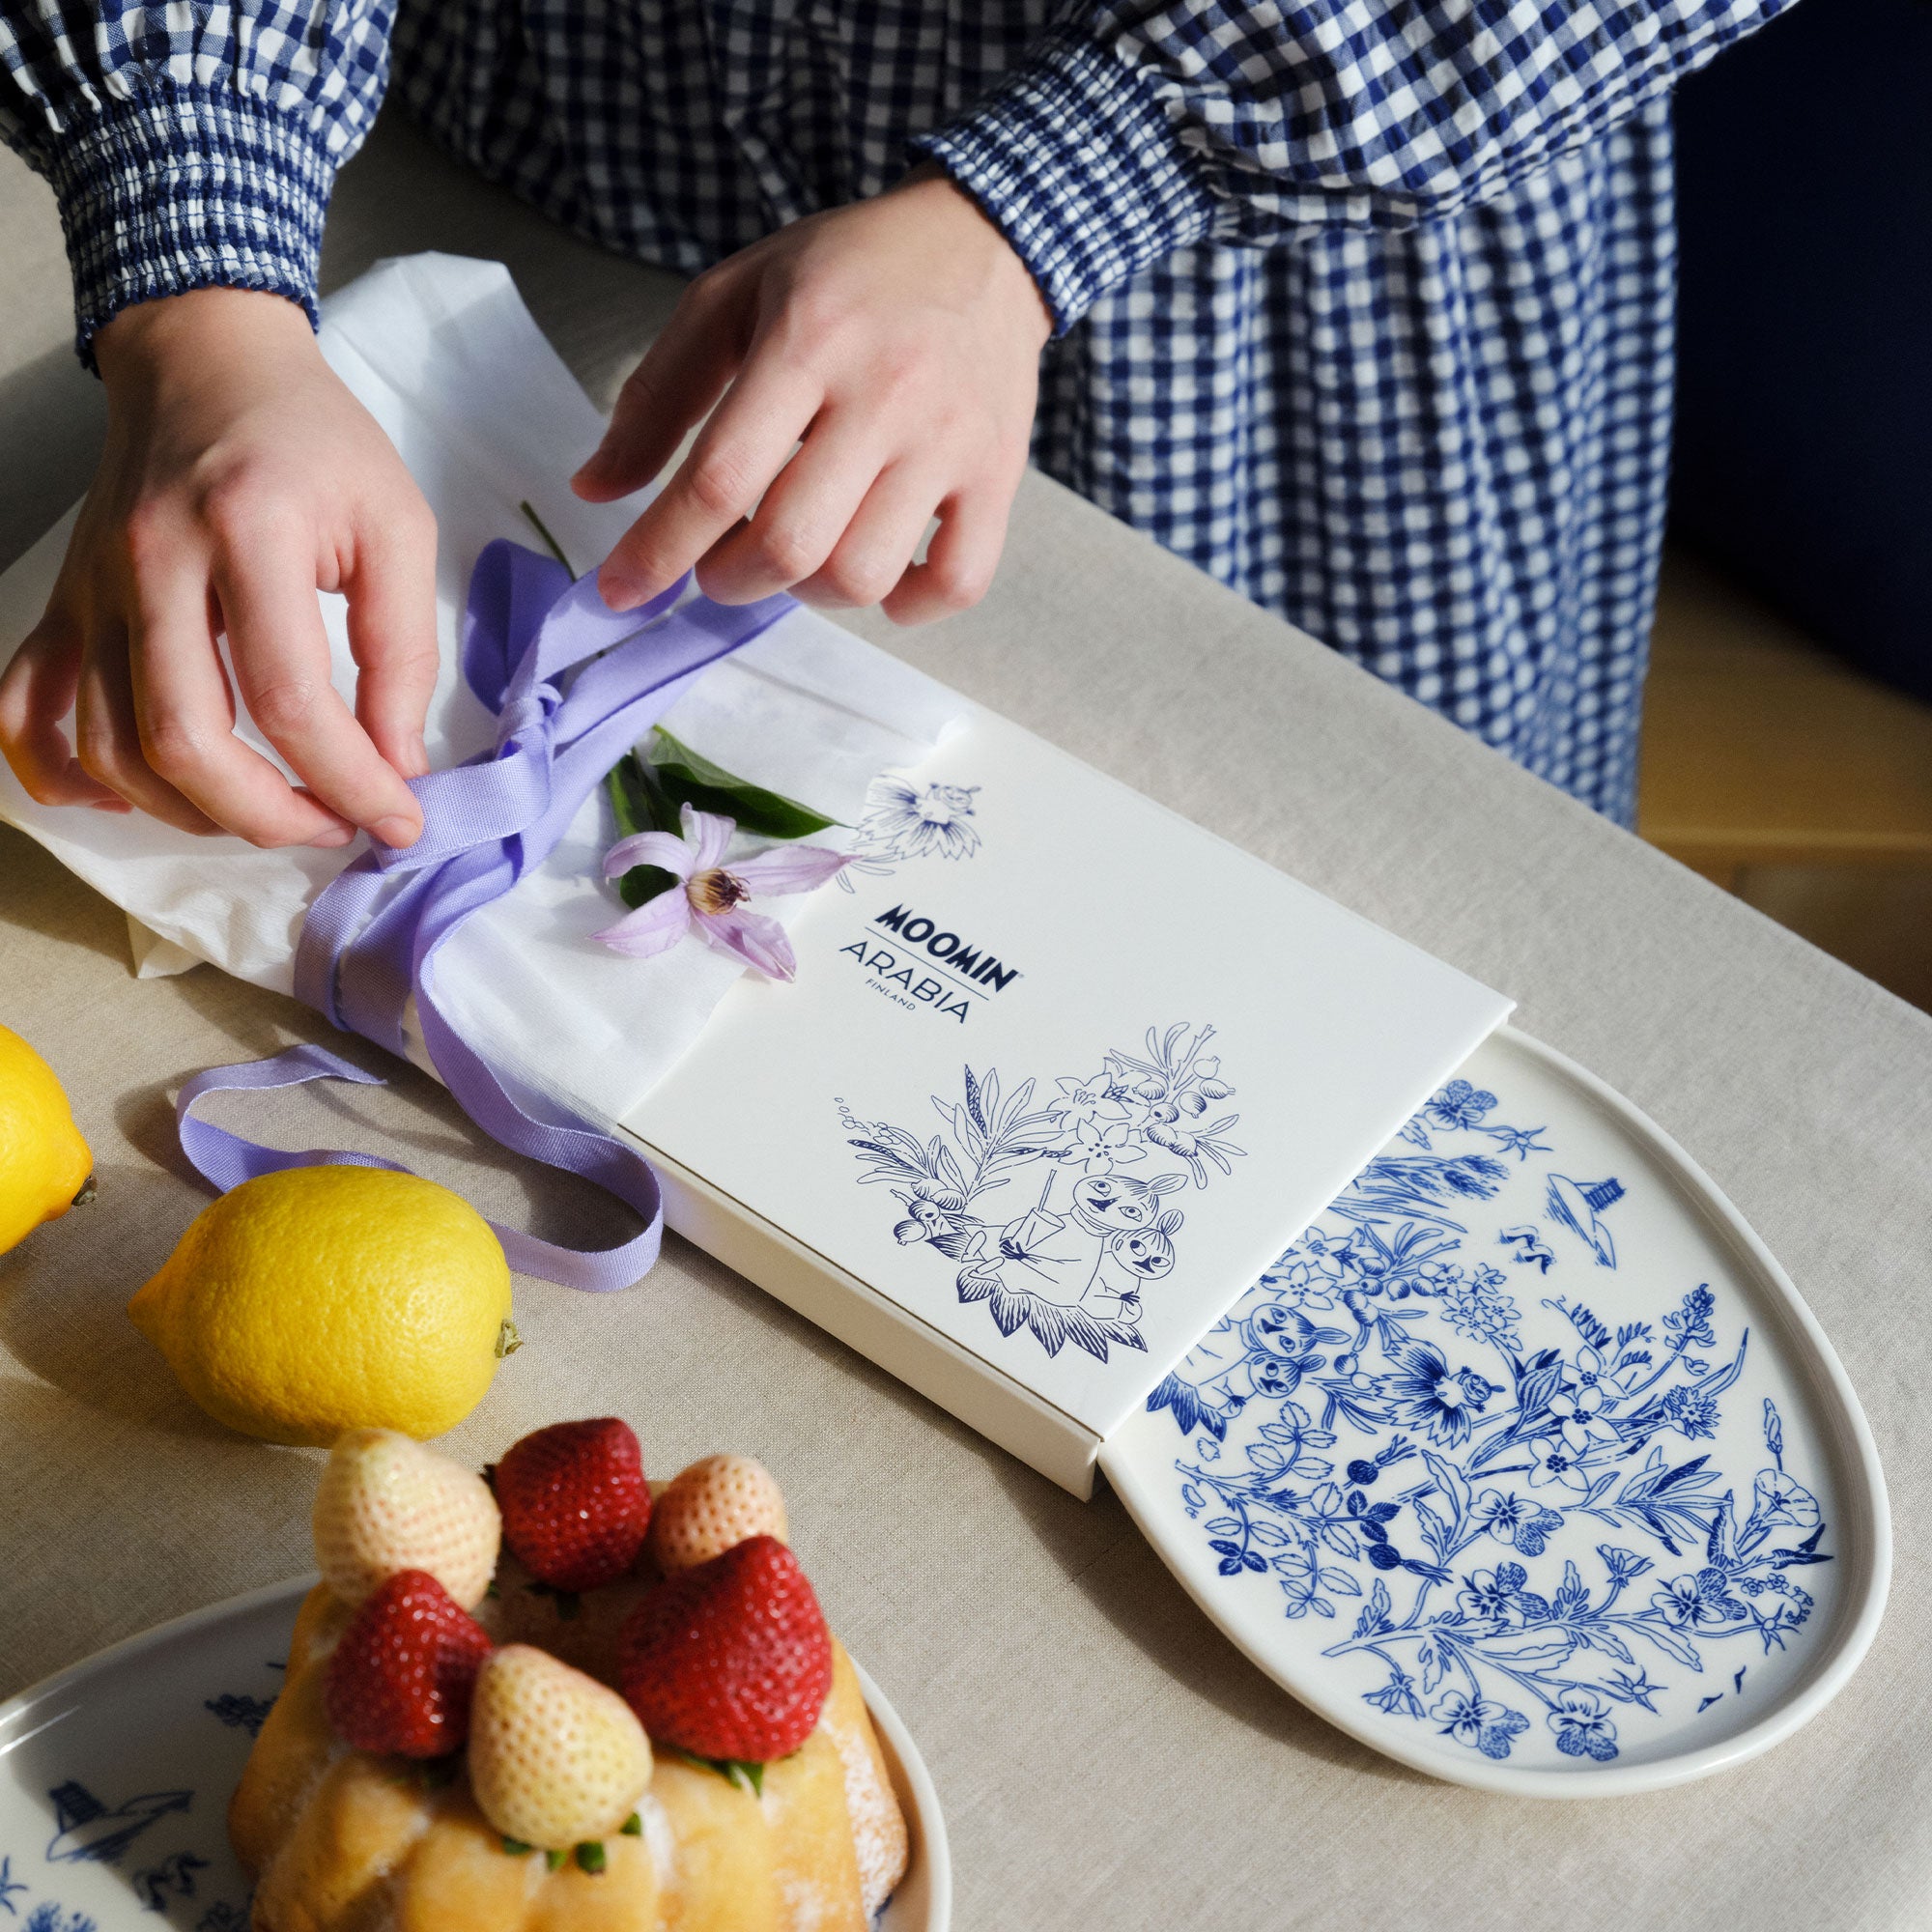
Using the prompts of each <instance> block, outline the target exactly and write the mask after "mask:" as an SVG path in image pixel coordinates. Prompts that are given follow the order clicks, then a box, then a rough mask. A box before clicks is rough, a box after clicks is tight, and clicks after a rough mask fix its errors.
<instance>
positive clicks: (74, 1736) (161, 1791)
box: [0, 1577, 952, 1932]
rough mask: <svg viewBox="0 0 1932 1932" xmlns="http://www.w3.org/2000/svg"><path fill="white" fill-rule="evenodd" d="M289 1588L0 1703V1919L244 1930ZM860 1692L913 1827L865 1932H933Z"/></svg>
mask: <svg viewBox="0 0 1932 1932" xmlns="http://www.w3.org/2000/svg"><path fill="white" fill-rule="evenodd" d="M314 1580H315V1579H314V1578H313V1577H300V1578H298V1579H296V1580H294V1581H292V1582H287V1583H275V1584H271V1585H270V1587H269V1588H268V1589H266V1590H257V1591H255V1592H254V1593H253V1594H252V1595H249V1596H245V1597H236V1598H233V1599H232V1600H230V1601H229V1602H227V1603H225V1604H215V1605H212V1606H211V1607H209V1608H208V1609H205V1610H197V1611H195V1612H194V1613H193V1614H192V1615H189V1616H185V1617H179V1618H177V1619H176V1620H175V1621H174V1622H173V1623H169V1624H163V1625H162V1626H161V1627H160V1628H159V1629H158V1630H153V1631H149V1632H147V1633H146V1634H143V1635H140V1636H135V1637H129V1638H128V1641H127V1642H125V1643H119V1644H116V1645H115V1646H114V1647H113V1648H112V1649H111V1650H104V1651H102V1652H101V1653H100V1654H99V1656H98V1657H93V1658H90V1659H88V1660H87V1661H86V1662H82V1663H77V1664H75V1665H74V1666H73V1667H72V1668H71V1669H69V1670H65V1671H63V1672H61V1674H60V1675H59V1676H57V1677H50V1678H48V1679H47V1680H46V1682H45V1683H43V1684H40V1685H37V1686H35V1687H34V1688H33V1689H32V1690H26V1691H23V1692H22V1693H21V1694H20V1695H19V1696H17V1697H15V1698H14V1700H13V1701H12V1702H11V1703H8V1704H5V1705H0V1922H4V1923H6V1924H8V1925H9V1926H17V1927H18V1928H19V1932H152V1928H154V1927H156V1926H161V1925H172V1926H177V1927H188V1928H192V1932H244V1928H245V1927H246V1926H247V1923H248V1906H247V1900H248V1885H247V1881H246V1880H245V1879H244V1878H243V1877H242V1875H241V1869H240V1867H239V1866H238V1865H237V1864H236V1862H235V1859H234V1855H233V1854H232V1853H231V1852H230V1851H229V1849H228V1835H227V1831H226V1816H227V1810H228V1797H229V1793H230V1792H232V1791H233V1790H234V1788H235V1784H236V1780H237V1779H238V1778H239V1777H240V1776H241V1767H242V1764H243V1763H244V1761H245V1760H246V1758H247V1755H248V1749H249V1747H250V1745H251V1744H252V1742H253V1739H254V1733H255V1729H256V1728H258V1727H259V1726H260V1723H261V1720H262V1719H263V1718H264V1717H265V1716H266V1715H267V1712H268V1708H269V1706H270V1703H272V1702H273V1700H274V1697H275V1694H276V1692H277V1690H279V1689H280V1680H281V1664H282V1660H284V1659H285V1658H286V1657H287V1655H288V1647H289V1634H290V1632H291V1631H292V1629H293V1628H294V1625H295V1618H296V1611H297V1609H298V1606H299V1605H300V1604H301V1600H302V1598H303V1596H304V1595H305V1594H306V1592H307V1591H308V1589H309V1587H310V1585H311V1584H312V1583H313V1582H314ZM859 1679H860V1683H861V1685H862V1686H863V1688H864V1690H865V1693H866V1702H867V1705H868V1706H869V1707H870V1709H871V1713H872V1718H873V1721H874V1722H875V1723H876V1725H877V1726H878V1731H879V1736H880V1739H881V1741H882V1743H883V1744H884V1747H885V1755H886V1762H887V1765H888V1768H889V1769H890V1770H891V1772H892V1774H893V1778H894V1782H895V1786H896V1788H897V1792H898V1799H899V1804H901V1806H902V1807H903V1808H904V1810H905V1813H906V1818H907V1821H908V1823H909V1824H910V1826H911V1828H912V1866H911V1869H910V1871H909V1872H908V1873H907V1875H906V1878H905V1880H904V1882H903V1883H902V1884H901V1885H900V1887H899V1889H898V1890H897V1891H896V1892H895V1894H894V1895H893V1898H892V1901H891V1902H890V1903H889V1904H888V1905H887V1907H886V1909H885V1911H884V1912H883V1913H882V1914H881V1915H880V1917H879V1920H878V1932H948V1927H949V1925H950V1924H951V1921H952V1863H951V1861H950V1859H949V1856H948V1852H947V1844H946V1824H945V1821H944V1819H943V1818H942V1817H941V1816H940V1811H939V1800H938V1797H937V1795H936V1793H935V1792H934V1790H933V1788H932V1780H931V1778H930V1777H928V1776H927V1775H926V1770H925V1766H924V1764H923V1762H922V1761H921V1759H920V1755H919V1749H918V1747H917V1746H915V1745H914V1743H913V1741H912V1738H911V1736H910V1735H909V1734H908V1732H907V1730H906V1728H905V1726H904V1724H902V1723H901V1722H900V1721H899V1719H898V1715H897V1713H896V1712H895V1711H894V1709H893V1707H892V1705H891V1704H890V1703H888V1702H887V1701H886V1699H885V1697H884V1696H883V1695H882V1694H881V1692H880V1690H879V1687H878V1686H877V1685H876V1684H874V1683H873V1682H872V1680H871V1679H870V1678H869V1677H868V1676H867V1674H866V1672H865V1671H864V1669H863V1668H862V1669H861V1670H860V1672H859Z"/></svg>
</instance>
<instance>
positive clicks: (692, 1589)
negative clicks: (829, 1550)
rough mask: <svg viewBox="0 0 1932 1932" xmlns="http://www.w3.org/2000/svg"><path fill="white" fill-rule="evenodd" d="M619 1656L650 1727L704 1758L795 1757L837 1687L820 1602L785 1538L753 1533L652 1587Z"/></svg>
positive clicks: (754, 1760)
mask: <svg viewBox="0 0 1932 1932" xmlns="http://www.w3.org/2000/svg"><path fill="white" fill-rule="evenodd" d="M618 1659H619V1663H618V1667H619V1670H620V1672H621V1681H622V1683H623V1686H624V1695H625V1696H626V1697H628V1698H629V1699H630V1703H631V1708H632V1710H634V1711H635V1712H637V1714H638V1716H639V1719H642V1721H643V1726H644V1729H645V1730H646V1731H648V1732H649V1733H650V1734H651V1736H652V1737H653V1738H656V1739H659V1740H660V1741H662V1742H663V1743H665V1744H669V1745H675V1746H677V1747H679V1748H680V1749H682V1750H687V1751H691V1752H693V1753H695V1754H696V1756H698V1757H709V1758H735V1759H739V1760H741V1761H743V1762H746V1763H751V1764H762V1763H765V1762H766V1761H767V1760H769V1759H771V1758H775V1757H786V1756H788V1755H789V1754H790V1753H791V1752H793V1751H795V1750H796V1749H797V1748H798V1747H799V1746H800V1745H802V1744H804V1742H805V1741H806V1739H807V1738H809V1737H810V1735H811V1730H812V1726H813V1725H814V1724H816V1723H817V1722H818V1714H819V1712H820V1711H822V1710H823V1709H824V1708H825V1699H826V1697H827V1695H828V1694H829V1692H830V1691H831V1689H832V1637H831V1634H830V1633H829V1632H828V1631H827V1630H826V1628H825V1617H824V1615H823V1613H822V1612H821V1611H820V1609H819V1607H818V1599H817V1598H816V1597H814V1596H813V1595H812V1593H811V1585H810V1583H808V1582H807V1581H806V1578H805V1572H804V1571H803V1570H801V1569H800V1568H799V1567H798V1558H797V1557H795V1556H794V1555H793V1554H792V1553H791V1551H790V1550H789V1549H787V1548H785V1547H784V1545H783V1544H782V1543H781V1542H780V1541H779V1540H778V1539H777V1538H776V1537H774V1536H752V1537H747V1538H746V1539H745V1541H744V1542H743V1543H737V1544H733V1545H732V1547H731V1548H729V1549H727V1550H725V1553H724V1554H723V1555H722V1556H714V1557H713V1558H712V1559H711V1561H710V1562H708V1563H699V1564H697V1565H696V1567H694V1568H693V1569H690V1570H680V1571H677V1572H675V1573H674V1574H673V1575H671V1576H669V1577H666V1578H665V1579H664V1581H663V1582H661V1583H656V1584H653V1585H652V1587H651V1588H650V1589H649V1590H647V1591H646V1592H645V1593H644V1595H643V1597H642V1598H641V1599H640V1600H639V1604H638V1607H637V1608H636V1609H635V1610H633V1611H632V1612H631V1614H630V1617H629V1618H628V1619H627V1620H626V1622H625V1625H624V1630H623V1634H622V1636H621V1637H620V1639H619V1648H618Z"/></svg>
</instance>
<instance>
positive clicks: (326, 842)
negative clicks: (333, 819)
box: [308, 825, 355, 850]
mask: <svg viewBox="0 0 1932 1932" xmlns="http://www.w3.org/2000/svg"><path fill="white" fill-rule="evenodd" d="M352 838H355V832H354V830H353V829H352V828H351V827H349V826H347V825H331V826H330V827H329V828H328V830H327V832H318V833H317V834H316V835H315V837H314V838H311V839H310V840H309V841H308V842H309V843H310V844H311V845H319V846H321V847H323V848H324V849H325V850H327V849H329V848H331V847H333V846H337V845H347V844H348V843H349V841H350V840H351V839H352Z"/></svg>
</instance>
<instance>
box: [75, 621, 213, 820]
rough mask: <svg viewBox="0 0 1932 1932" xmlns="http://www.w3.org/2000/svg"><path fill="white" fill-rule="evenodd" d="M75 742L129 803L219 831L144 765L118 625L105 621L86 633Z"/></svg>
mask: <svg viewBox="0 0 1932 1932" xmlns="http://www.w3.org/2000/svg"><path fill="white" fill-rule="evenodd" d="M74 740H75V743H76V745H77V747H78V749H79V753H80V761H81V763H82V764H83V765H84V766H85V767H86V768H87V770H88V773H89V774H90V775H91V776H92V777H93V778H95V779H96V780H98V781H99V782H100V783H101V784H104V785H107V786H109V787H111V788H112V789H113V790H114V791H115V792H117V793H119V794H120V796H121V797H122V798H124V799H126V800H127V802H128V804H129V805H131V806H135V807H137V808H138V809H139V810H142V811H145V812H147V813H148V814H149V815H150V816H151V817H154V818H158V819H159V820H160V821H161V822H162V823H163V824H164V825H172V826H174V827H175V828H176V829H177V830H178V831H182V832H192V833H195V834H196V835H198V836H201V837H206V836H207V835H209V834H210V833H213V832H219V831H220V830H221V828H220V827H219V826H218V825H217V824H215V822H214V821H213V819H212V818H210V817H209V816H208V814H207V813H206V812H205V811H202V810H200V809H199V808H198V807H196V806H195V805H194V804H192V803H191V802H190V801H189V800H188V799H186V798H185V797H183V795H182V794H181V793H180V792H178V791H177V790H176V789H175V788H174V786H173V785H171V784H169V783H168V781H166V780H165V779H163V778H161V777H160V776H159V775H158V774H157V773H156V771H154V769H153V768H152V767H151V766H150V765H149V763H148V760H147V755H146V753H144V752H143V751H142V749H141V726H140V722H139V720H138V719H137V718H136V716H135V713H134V688H133V677H132V673H131V672H130V670H129V669H128V633H127V630H126V629H125V627H123V626H122V625H119V624H115V623H112V622H108V623H105V624H102V625H99V626H97V627H96V628H95V629H93V630H92V631H90V633H89V635H88V639H87V644H86V647H85V650H84V652H83V654H82V658H81V667H80V684H79V689H78V691H77V692H76V694H75V707H74Z"/></svg>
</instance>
